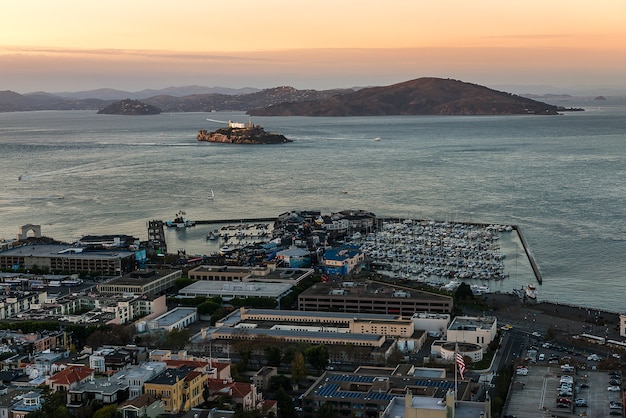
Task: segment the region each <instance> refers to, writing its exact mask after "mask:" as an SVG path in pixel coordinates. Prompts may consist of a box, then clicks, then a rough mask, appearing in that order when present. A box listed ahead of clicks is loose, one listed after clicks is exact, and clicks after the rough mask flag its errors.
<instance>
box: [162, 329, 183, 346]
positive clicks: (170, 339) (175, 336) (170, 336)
mask: <svg viewBox="0 0 626 418" xmlns="http://www.w3.org/2000/svg"><path fill="white" fill-rule="evenodd" d="M188 341H189V330H188V329H174V330H172V331H170V332H169V333H167V335H166V337H165V342H164V343H163V346H164V348H168V349H172V350H182V349H183V348H185V345H187V342H188Z"/></svg>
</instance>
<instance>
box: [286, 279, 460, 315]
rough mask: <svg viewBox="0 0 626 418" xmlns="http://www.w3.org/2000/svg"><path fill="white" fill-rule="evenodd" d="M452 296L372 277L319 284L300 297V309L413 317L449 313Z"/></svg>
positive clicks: (451, 305)
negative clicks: (418, 314)
mask: <svg viewBox="0 0 626 418" xmlns="http://www.w3.org/2000/svg"><path fill="white" fill-rule="evenodd" d="M452 307H453V299H452V297H451V296H446V295H440V294H436V293H430V292H426V291H422V290H416V289H411V288H406V287H402V286H395V285H390V284H388V283H383V282H377V281H373V280H366V281H358V282H338V283H330V282H329V283H317V284H315V285H313V286H312V287H310V288H309V289H307V290H305V291H304V292H302V293H301V294H300V295H299V296H298V310H301V311H330V312H350V313H366V312H369V313H380V314H399V315H403V316H412V315H413V314H414V313H415V312H430V313H432V312H435V313H450V312H451V311H452Z"/></svg>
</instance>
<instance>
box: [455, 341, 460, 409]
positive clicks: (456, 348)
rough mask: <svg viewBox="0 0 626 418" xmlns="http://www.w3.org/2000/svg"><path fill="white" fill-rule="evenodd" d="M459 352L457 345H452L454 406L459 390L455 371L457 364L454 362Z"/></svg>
mask: <svg viewBox="0 0 626 418" xmlns="http://www.w3.org/2000/svg"><path fill="white" fill-rule="evenodd" d="M458 352H459V344H458V343H455V344H454V403H455V404H456V400H457V396H458V395H457V393H458V389H459V382H458V379H457V371H458V368H459V364H458V363H459V362H458V361H456V355H457V353H458Z"/></svg>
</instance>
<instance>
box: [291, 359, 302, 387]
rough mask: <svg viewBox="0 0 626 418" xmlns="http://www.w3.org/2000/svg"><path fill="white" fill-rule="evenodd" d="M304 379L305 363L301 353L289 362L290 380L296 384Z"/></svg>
mask: <svg viewBox="0 0 626 418" xmlns="http://www.w3.org/2000/svg"><path fill="white" fill-rule="evenodd" d="M305 377H306V363H305V361H304V355H303V354H302V353H301V352H298V353H296V354H295V355H294V356H293V360H292V361H291V378H292V379H293V381H294V382H296V383H298V382H301V381H302V380H304V378H305Z"/></svg>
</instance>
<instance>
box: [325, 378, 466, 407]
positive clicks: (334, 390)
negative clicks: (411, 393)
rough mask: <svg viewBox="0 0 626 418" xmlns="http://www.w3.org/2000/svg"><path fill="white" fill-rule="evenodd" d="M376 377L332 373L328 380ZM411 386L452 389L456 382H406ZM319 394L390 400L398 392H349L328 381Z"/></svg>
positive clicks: (369, 380) (362, 380)
mask: <svg viewBox="0 0 626 418" xmlns="http://www.w3.org/2000/svg"><path fill="white" fill-rule="evenodd" d="M374 379H376V377H374V376H347V375H330V376H328V379H327V380H328V381H335V382H352V383H372V382H373V381H374ZM406 383H407V385H411V386H422V387H435V388H441V389H452V388H453V387H454V382H450V381H447V380H426V379H417V380H414V381H412V382H406ZM316 394H317V396H324V397H332V398H346V399H369V400H387V401H390V400H392V399H393V398H395V397H397V396H398V395H397V394H394V395H391V394H389V393H386V392H376V391H370V392H348V391H343V390H339V385H338V384H337V383H327V384H326V385H324V386H322V387H321V388H319V389H318V390H317V391H316Z"/></svg>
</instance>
